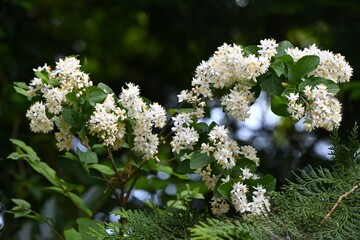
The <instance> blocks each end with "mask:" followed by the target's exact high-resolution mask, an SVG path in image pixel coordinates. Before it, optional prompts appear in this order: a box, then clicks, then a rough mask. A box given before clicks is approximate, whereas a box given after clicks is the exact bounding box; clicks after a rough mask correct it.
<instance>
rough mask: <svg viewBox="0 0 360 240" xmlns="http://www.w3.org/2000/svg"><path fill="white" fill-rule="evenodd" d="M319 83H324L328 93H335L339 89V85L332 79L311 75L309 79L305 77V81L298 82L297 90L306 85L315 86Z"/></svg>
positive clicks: (301, 89)
mask: <svg viewBox="0 0 360 240" xmlns="http://www.w3.org/2000/svg"><path fill="white" fill-rule="evenodd" d="M319 84H324V85H325V86H326V88H327V91H328V92H329V93H334V94H336V93H338V92H339V91H340V87H339V85H338V84H337V83H335V82H334V81H331V80H328V79H325V78H320V77H311V78H309V79H306V80H305V81H303V82H302V83H300V84H299V91H301V92H302V91H303V90H304V89H305V87H306V86H310V87H315V86H317V85H319Z"/></svg>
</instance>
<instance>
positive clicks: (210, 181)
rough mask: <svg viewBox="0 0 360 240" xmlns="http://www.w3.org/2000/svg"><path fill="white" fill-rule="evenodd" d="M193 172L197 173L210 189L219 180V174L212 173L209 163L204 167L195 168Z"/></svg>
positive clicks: (212, 188) (212, 189)
mask: <svg viewBox="0 0 360 240" xmlns="http://www.w3.org/2000/svg"><path fill="white" fill-rule="evenodd" d="M195 173H197V174H199V176H200V177H201V180H202V181H203V182H204V183H205V186H207V188H208V189H209V190H210V191H214V190H215V187H216V184H217V181H218V180H219V176H216V175H215V174H212V169H211V166H210V164H209V165H207V166H206V168H205V169H201V168H198V169H196V171H195Z"/></svg>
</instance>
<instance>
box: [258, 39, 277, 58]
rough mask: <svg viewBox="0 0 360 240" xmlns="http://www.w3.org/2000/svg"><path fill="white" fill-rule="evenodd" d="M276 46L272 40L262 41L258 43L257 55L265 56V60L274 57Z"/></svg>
mask: <svg viewBox="0 0 360 240" xmlns="http://www.w3.org/2000/svg"><path fill="white" fill-rule="evenodd" d="M277 46H278V44H277V43H276V41H275V40H274V39H264V40H261V41H260V45H258V47H259V48H260V50H259V54H260V55H262V56H265V57H267V58H271V57H273V56H275V55H276V53H277V51H276V48H277Z"/></svg>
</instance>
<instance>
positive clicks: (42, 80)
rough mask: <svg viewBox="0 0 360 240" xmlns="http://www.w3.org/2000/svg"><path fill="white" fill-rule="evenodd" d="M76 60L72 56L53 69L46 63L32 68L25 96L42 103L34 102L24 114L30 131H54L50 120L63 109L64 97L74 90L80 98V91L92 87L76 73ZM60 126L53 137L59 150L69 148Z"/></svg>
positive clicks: (52, 122)
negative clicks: (32, 77)
mask: <svg viewBox="0 0 360 240" xmlns="http://www.w3.org/2000/svg"><path fill="white" fill-rule="evenodd" d="M80 67H81V65H80V61H79V60H78V59H76V58H74V57H67V58H65V59H60V60H59V61H58V62H56V66H55V69H54V70H51V68H50V67H49V66H47V65H46V64H45V65H44V66H42V67H39V68H37V69H34V72H35V75H36V76H37V77H35V78H34V79H32V80H31V81H30V84H29V88H28V95H29V97H30V98H33V97H36V96H42V97H43V98H44V100H45V103H43V102H41V101H37V102H35V103H34V104H33V105H32V106H31V107H30V109H29V110H28V111H27V113H26V117H27V118H28V119H29V120H30V129H31V131H33V132H43V133H48V132H50V131H52V130H53V128H54V121H55V120H56V119H57V118H56V116H57V115H59V114H60V113H61V111H62V109H63V103H64V102H66V98H65V96H66V94H68V93H69V92H71V91H73V90H76V91H77V93H78V94H79V95H81V93H82V90H83V89H84V88H86V87H88V86H92V82H91V81H90V80H89V75H88V74H86V73H84V72H83V71H81V70H80ZM63 126H65V125H64V124H58V128H59V131H60V132H59V133H57V134H56V136H57V137H56V138H57V140H58V144H57V145H58V147H59V149H61V150H63V149H67V150H68V149H70V148H69V142H70V141H71V139H72V138H71V137H70V136H69V134H68V129H67V128H65V129H62V127H63Z"/></svg>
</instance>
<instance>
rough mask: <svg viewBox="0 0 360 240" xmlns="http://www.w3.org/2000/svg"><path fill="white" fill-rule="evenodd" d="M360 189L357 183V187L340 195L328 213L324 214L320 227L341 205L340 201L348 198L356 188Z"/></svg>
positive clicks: (359, 184)
mask: <svg viewBox="0 0 360 240" xmlns="http://www.w3.org/2000/svg"><path fill="white" fill-rule="evenodd" d="M359 187H360V183H358V184H357V185H355V186H354V187H352V188H351V189H350V191H348V192H346V193H344V194H343V195H341V196H340V197H339V198H338V200H337V201H336V203H335V204H334V206H333V207H332V208H331V209H330V211H329V212H328V213H327V214H326V216H325V217H324V219H323V220H322V221H321V223H320V225H322V224H323V223H324V222H325V221H326V220H328V219H329V217H330V216H331V214H332V213H333V212H334V211H335V209H336V208H337V207H338V205H339V204H340V203H341V201H342V200H343V199H344V198H346V197H347V196H349V195H350V194H351V193H353V192H354V191H355V190H356V189H357V188H359Z"/></svg>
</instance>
